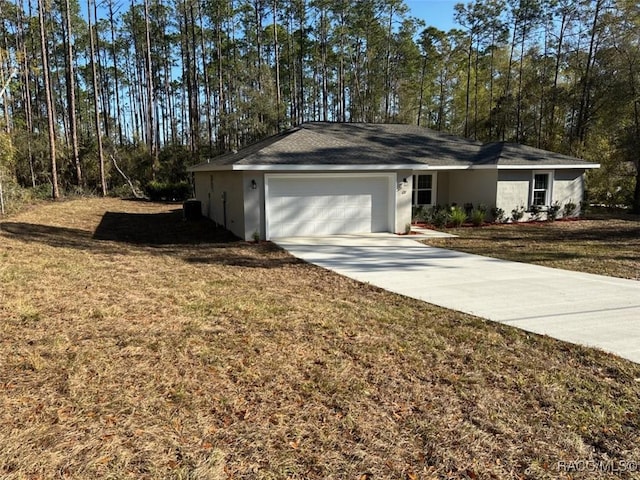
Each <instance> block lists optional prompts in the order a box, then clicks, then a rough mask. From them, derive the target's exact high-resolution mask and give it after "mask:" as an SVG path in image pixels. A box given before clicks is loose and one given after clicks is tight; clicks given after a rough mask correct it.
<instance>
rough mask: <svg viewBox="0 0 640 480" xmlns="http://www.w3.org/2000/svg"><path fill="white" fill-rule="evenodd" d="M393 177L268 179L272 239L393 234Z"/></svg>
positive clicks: (297, 177)
mask: <svg viewBox="0 0 640 480" xmlns="http://www.w3.org/2000/svg"><path fill="white" fill-rule="evenodd" d="M390 182H391V180H390V178H389V176H364V177H363V176H353V177H349V176H341V177H329V178H327V177H323V176H315V177H312V176H309V177H304V178H303V177H299V176H293V175H292V176H289V177H285V176H282V177H275V178H269V179H268V198H267V209H268V211H267V216H268V220H269V232H268V234H269V237H270V238H277V237H287V236H303V235H331V234H339V233H366V232H379V231H387V230H388V229H389V225H390V219H389V201H390V199H389V195H390V193H389V191H390V188H389V186H390Z"/></svg>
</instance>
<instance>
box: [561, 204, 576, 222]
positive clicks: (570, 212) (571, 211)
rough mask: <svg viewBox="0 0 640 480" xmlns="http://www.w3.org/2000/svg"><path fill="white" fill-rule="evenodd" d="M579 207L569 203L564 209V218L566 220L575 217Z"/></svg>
mask: <svg viewBox="0 0 640 480" xmlns="http://www.w3.org/2000/svg"><path fill="white" fill-rule="evenodd" d="M576 208H577V205H576V204H575V203H573V202H567V203H565V204H564V207H563V208H562V216H563V217H565V218H570V217H573V216H574V215H575V214H576Z"/></svg>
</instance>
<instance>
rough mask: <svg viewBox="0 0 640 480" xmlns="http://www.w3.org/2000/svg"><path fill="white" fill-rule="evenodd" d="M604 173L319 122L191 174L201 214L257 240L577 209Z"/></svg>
mask: <svg viewBox="0 0 640 480" xmlns="http://www.w3.org/2000/svg"><path fill="white" fill-rule="evenodd" d="M597 167H599V165H597V164H594V163H588V162H585V161H583V160H580V159H577V158H572V157H568V156H565V155H560V154H556V153H552V152H548V151H544V150H539V149H535V148H531V147H527V146H523V145H516V144H511V143H504V142H499V143H490V144H485V145H483V144H481V143H480V142H476V141H473V140H469V139H465V138H460V137H456V136H452V135H447V134H442V133H439V132H435V131H433V130H429V129H427V128H423V127H417V126H412V125H382V124H362V123H326V122H313V123H306V124H303V125H301V126H299V127H296V128H293V129H290V130H288V131H286V132H283V133H281V134H278V135H274V136H272V137H270V138H267V139H265V140H263V141H260V142H258V143H256V144H254V145H251V146H248V147H246V148H244V149H242V150H239V151H234V152H231V153H227V154H224V155H221V156H219V157H217V158H213V159H211V160H209V161H207V162H205V163H202V164H199V165H196V166H193V167H191V168H190V169H189V170H190V171H191V172H192V175H193V181H194V188H195V197H196V198H197V199H198V200H200V202H201V205H202V214H203V215H205V216H207V217H209V218H211V219H212V220H214V221H215V222H216V223H217V224H219V225H223V226H224V227H225V228H227V229H228V230H230V231H232V232H233V233H234V234H236V235H238V236H239V237H240V238H243V239H246V240H250V239H252V238H255V237H256V236H258V235H259V236H260V238H262V239H271V238H278V237H287V236H306V235H331V234H341V233H364V232H395V233H401V232H405V230H406V227H407V225H408V224H410V223H411V220H412V218H411V217H412V207H416V206H430V205H436V204H439V205H447V204H449V205H450V204H454V203H455V204H458V205H460V206H462V205H464V204H466V203H473V204H474V205H479V204H483V205H486V206H487V207H488V208H492V207H497V208H501V209H503V210H504V211H505V213H506V214H507V215H508V214H509V213H510V212H511V210H512V209H514V208H518V207H519V206H524V207H528V206H529V205H532V204H535V205H540V206H549V205H552V204H553V203H555V202H558V203H559V204H560V205H564V204H566V203H575V204H576V205H578V204H579V203H580V201H581V200H582V198H583V193H584V173H585V170H586V169H590V168H597Z"/></svg>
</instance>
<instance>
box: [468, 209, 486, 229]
mask: <svg viewBox="0 0 640 480" xmlns="http://www.w3.org/2000/svg"><path fill="white" fill-rule="evenodd" d="M486 215H487V214H486V212H485V211H483V210H481V209H480V208H479V207H478V208H476V209H474V210H473V211H472V212H471V217H470V218H471V223H472V224H473V226H474V227H479V226H480V225H482V224H483V223H484V220H485V217H486Z"/></svg>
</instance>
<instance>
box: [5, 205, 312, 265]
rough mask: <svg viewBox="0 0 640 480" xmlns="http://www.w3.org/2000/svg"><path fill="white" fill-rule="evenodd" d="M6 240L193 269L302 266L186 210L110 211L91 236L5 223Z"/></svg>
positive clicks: (270, 247) (71, 230)
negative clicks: (175, 261)
mask: <svg viewBox="0 0 640 480" xmlns="http://www.w3.org/2000/svg"><path fill="white" fill-rule="evenodd" d="M0 235H5V236H8V237H12V238H14V239H16V240H20V241H23V242H27V243H34V242H37V243H42V244H45V245H49V246H51V247H56V248H71V249H76V250H85V251H91V252H94V253H101V254H107V255H115V254H120V255H121V254H123V253H126V251H127V250H126V249H124V248H122V245H123V244H124V245H129V246H132V247H134V248H136V249H141V250H143V251H145V252H147V253H149V254H152V255H171V256H175V257H178V258H180V259H182V260H183V261H185V262H187V263H191V264H198V263H200V264H218V265H228V266H238V267H250V268H277V267H282V266H285V265H290V264H296V263H302V262H301V261H300V260H298V259H296V258H295V257H292V256H289V255H286V254H283V253H282V251H281V250H280V249H279V248H278V247H277V246H275V245H273V244H271V243H268V242H267V243H261V244H255V245H254V244H248V243H247V242H244V241H241V240H240V239H238V237H236V236H235V235H233V234H232V233H231V232H229V231H228V230H225V229H224V228H221V227H219V226H217V225H216V224H215V223H213V222H212V221H211V220H209V219H206V218H202V219H199V220H190V221H186V220H184V218H183V215H182V210H180V209H176V210H173V211H171V212H167V213H153V214H146V213H143V214H141V213H122V212H106V213H105V214H104V215H103V216H102V219H101V221H100V223H99V225H98V227H97V228H96V230H95V232H93V233H91V232H90V231H87V230H81V229H76V228H68V227H58V226H51V225H41V224H32V223H21V222H3V223H0Z"/></svg>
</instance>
